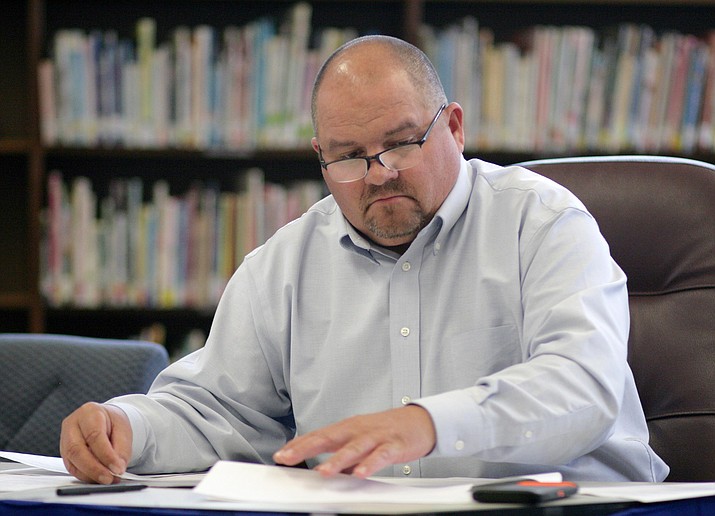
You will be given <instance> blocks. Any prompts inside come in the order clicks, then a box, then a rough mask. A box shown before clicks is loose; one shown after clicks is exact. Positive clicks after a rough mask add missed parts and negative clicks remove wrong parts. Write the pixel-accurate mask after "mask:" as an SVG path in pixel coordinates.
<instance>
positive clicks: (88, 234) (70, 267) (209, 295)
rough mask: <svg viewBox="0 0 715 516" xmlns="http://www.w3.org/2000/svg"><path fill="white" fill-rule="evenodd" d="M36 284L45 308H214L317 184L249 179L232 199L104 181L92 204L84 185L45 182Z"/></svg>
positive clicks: (198, 189) (82, 180)
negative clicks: (103, 191) (246, 260)
mask: <svg viewBox="0 0 715 516" xmlns="http://www.w3.org/2000/svg"><path fill="white" fill-rule="evenodd" d="M47 195H48V204H47V208H46V209H45V210H44V212H43V217H42V221H43V224H42V227H43V236H42V242H41V278H40V286H41V290H42V294H43V296H44V297H45V298H46V299H47V301H48V304H49V305H50V306H63V305H72V306H77V307H87V308H96V307H100V306H107V307H156V308H176V307H189V308H212V307H214V306H215V305H216V303H217V302H218V299H219V297H220V296H221V294H222V292H223V289H224V287H225V285H226V282H227V281H228V279H229V278H230V277H231V275H232V274H233V272H234V271H235V269H236V267H237V266H238V265H239V264H240V262H241V261H242V260H243V257H244V256H245V255H246V254H247V253H249V252H250V251H251V250H253V249H254V248H255V247H257V246H259V245H260V244H262V243H263V242H264V241H265V240H266V239H267V238H268V237H269V236H270V235H272V234H273V233H274V232H275V230H276V229H278V228H279V227H281V226H283V225H285V224H286V223H287V222H289V221H290V220H293V219H295V218H297V217H299V216H300V215H301V214H302V213H304V212H305V211H306V210H307V209H308V208H309V207H310V206H311V205H312V204H314V203H315V202H317V201H318V200H319V199H320V198H321V197H322V196H323V195H324V186H323V184H322V183H321V182H319V181H298V182H295V183H293V184H291V185H289V186H284V185H280V184H274V183H270V182H266V181H265V180H264V176H263V173H262V171H261V170H259V169H251V170H247V171H245V172H244V173H242V174H241V176H240V185H239V187H237V188H236V190H235V191H221V190H220V189H219V187H218V185H215V184H210V183H206V184H201V183H196V184H194V185H193V186H191V187H190V188H189V189H188V190H187V191H186V192H184V193H182V194H180V195H176V194H172V193H171V192H170V190H169V184H168V182H167V181H164V180H159V181H156V182H155V183H153V185H152V186H151V191H148V192H146V197H147V199H146V200H145V192H144V184H143V181H142V180H141V179H139V178H117V179H112V180H111V183H110V184H109V193H108V195H107V196H105V197H104V198H102V199H98V196H97V194H96V193H95V192H94V190H93V185H92V183H91V181H90V180H89V179H88V178H87V177H83V176H79V177H75V178H73V179H72V180H71V181H65V180H64V178H63V176H62V173H61V172H60V171H57V170H55V171H52V172H50V173H49V175H48V185H47Z"/></svg>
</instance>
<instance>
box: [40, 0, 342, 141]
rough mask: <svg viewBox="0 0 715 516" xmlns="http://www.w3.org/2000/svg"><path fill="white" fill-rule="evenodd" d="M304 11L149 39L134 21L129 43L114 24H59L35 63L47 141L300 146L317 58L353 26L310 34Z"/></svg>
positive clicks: (145, 21)
mask: <svg viewBox="0 0 715 516" xmlns="http://www.w3.org/2000/svg"><path fill="white" fill-rule="evenodd" d="M311 14H312V8H311V6H310V5H309V4H307V3H298V4H295V5H294V6H291V7H290V8H289V9H288V11H287V13H286V14H285V16H284V17H282V18H281V20H280V21H279V20H277V19H273V18H267V17H266V18H261V19H258V20H256V21H254V22H252V23H249V24H247V25H245V26H242V27H237V26H229V27H225V28H223V29H218V28H216V27H213V26H209V25H199V26H196V27H187V26H179V27H176V28H175V29H173V30H172V31H171V35H170V37H169V38H168V41H162V42H157V34H156V30H157V29H156V21H155V20H154V19H152V18H142V19H140V20H138V21H137V23H136V36H135V38H133V39H125V38H120V37H119V36H118V35H117V32H116V31H114V30H108V31H100V30H93V31H89V32H87V31H83V30H81V29H63V30H59V31H58V32H57V33H56V34H55V35H54V37H53V42H52V50H51V53H50V54H51V55H50V56H49V57H48V58H46V59H43V60H42V61H41V63H40V65H39V70H38V80H39V90H40V111H41V133H42V138H43V141H44V143H46V144H48V145H67V146H97V145H105V146H124V147H132V148H134V147H136V148H147V147H148V148H157V147H159V148H165V147H177V148H189V149H209V148H225V149H231V150H233V149H237V150H244V149H254V148H258V147H270V148H296V147H301V146H302V147H305V146H306V145H307V142H309V140H310V137H311V136H312V124H311V119H310V92H311V88H312V84H313V80H314V78H315V75H316V74H317V71H318V68H319V66H320V63H321V62H322V61H323V60H324V59H325V58H326V57H327V56H328V55H329V54H330V53H331V52H332V51H333V50H334V49H335V48H337V47H338V46H339V45H340V44H342V43H343V42H345V41H347V40H348V39H352V38H353V37H355V36H356V33H355V32H354V31H353V30H351V29H332V28H326V29H324V30H322V31H320V34H319V35H316V36H315V39H317V40H318V43H317V44H316V46H315V48H309V47H312V45H310V44H309V40H310V39H311V38H310V36H311V34H310V33H311V30H310V24H311V21H310V20H311Z"/></svg>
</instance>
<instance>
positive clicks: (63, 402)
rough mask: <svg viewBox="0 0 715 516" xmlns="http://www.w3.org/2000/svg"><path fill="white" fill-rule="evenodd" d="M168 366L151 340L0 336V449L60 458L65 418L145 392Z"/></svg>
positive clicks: (23, 335) (164, 355)
mask: <svg viewBox="0 0 715 516" xmlns="http://www.w3.org/2000/svg"><path fill="white" fill-rule="evenodd" d="M168 362H169V361H168V356H167V353H166V350H165V349H164V347H163V346H160V345H158V344H154V343H151V342H143V341H135V340H114V339H96V338H89V337H74V336H68V335H43V334H0V368H2V372H1V373H0V450H5V451H19V452H25V453H32V454H36V455H49V456H59V435H60V427H61V423H62V420H63V419H64V417H65V416H67V415H68V414H69V413H70V412H72V411H73V410H74V409H76V408H77V407H79V406H80V405H82V404H83V403H84V402H86V401H98V402H102V401H106V400H108V399H109V398H112V397H114V396H118V395H121V394H129V393H138V392H141V393H144V392H146V391H147V390H148V389H149V386H150V385H151V383H152V381H153V380H154V378H155V377H156V375H157V374H158V373H159V371H161V370H162V369H163V368H164V367H166V366H167V365H168Z"/></svg>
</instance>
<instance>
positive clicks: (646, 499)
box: [578, 482, 715, 503]
mask: <svg viewBox="0 0 715 516" xmlns="http://www.w3.org/2000/svg"><path fill="white" fill-rule="evenodd" d="M578 492H579V493H580V494H584V495H590V496H598V497H601V498H623V499H626V500H633V501H636V502H641V503H654V502H667V501H670V500H683V499H686V498H700V497H703V496H715V482H664V483H657V484H651V483H641V482H624V483H622V484H604V485H600V486H596V485H594V486H591V485H584V486H581V487H580V488H579V490H578Z"/></svg>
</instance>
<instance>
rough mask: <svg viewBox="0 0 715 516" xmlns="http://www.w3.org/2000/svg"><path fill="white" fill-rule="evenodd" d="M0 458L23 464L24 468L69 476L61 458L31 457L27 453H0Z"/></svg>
mask: <svg viewBox="0 0 715 516" xmlns="http://www.w3.org/2000/svg"><path fill="white" fill-rule="evenodd" d="M0 457H2V458H4V459H8V460H12V461H15V462H19V463H20V464H25V465H26V466H32V467H34V468H40V469H44V470H45V471H54V472H55V473H66V474H68V475H69V471H67V468H66V467H65V464H64V462H62V458H61V457H47V456H45V455H31V454H29V453H18V452H10V451H0Z"/></svg>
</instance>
